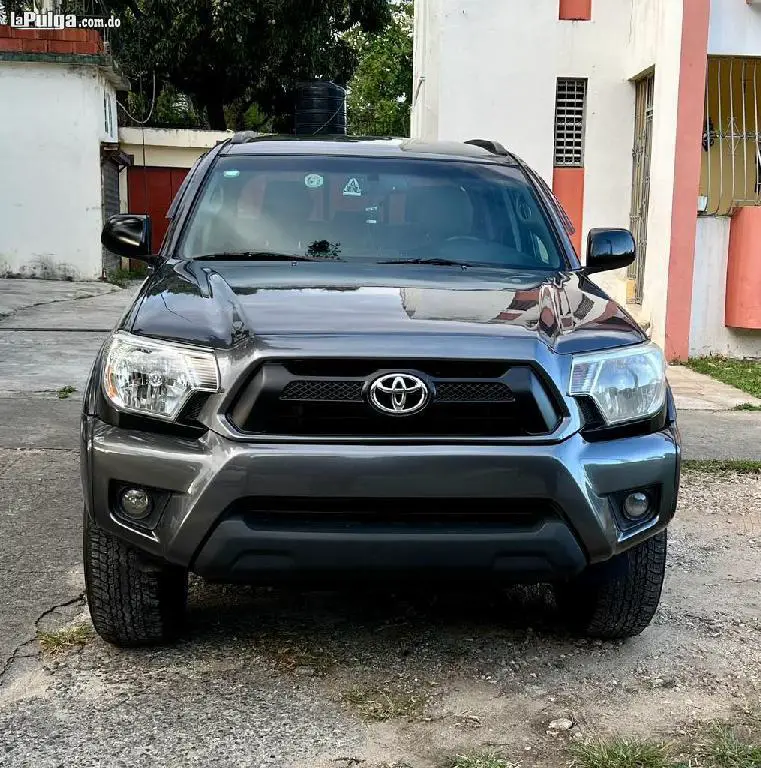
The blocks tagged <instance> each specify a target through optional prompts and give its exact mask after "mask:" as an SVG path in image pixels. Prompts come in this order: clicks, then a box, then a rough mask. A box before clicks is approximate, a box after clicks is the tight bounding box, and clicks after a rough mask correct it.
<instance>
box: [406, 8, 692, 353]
mask: <svg viewBox="0 0 761 768" xmlns="http://www.w3.org/2000/svg"><path fill="white" fill-rule="evenodd" d="M416 6H417V9H416V10H417V16H418V18H419V19H422V20H423V23H424V25H425V28H424V29H423V28H422V27H421V25H419V28H418V29H416V33H417V36H416V43H417V47H416V55H415V67H416V71H415V82H416V83H418V84H419V83H420V81H421V78H423V83H422V86H421V91H420V96H419V98H418V101H417V102H416V105H415V109H414V110H413V124H412V130H413V136H418V137H425V138H434V139H435V138H438V139H454V140H465V139H469V138H474V137H481V138H491V139H496V140H498V141H500V142H502V143H503V144H504V145H505V146H507V147H508V148H510V149H512V150H513V151H515V152H516V153H517V154H519V155H520V156H521V157H523V159H524V160H526V161H527V162H528V163H529V164H530V165H531V166H533V167H534V168H535V169H536V170H537V171H538V172H539V173H540V174H541V175H542V176H543V177H544V178H545V180H546V181H547V182H548V183H550V184H551V182H552V174H553V147H554V113H555V89H556V82H557V78H558V77H586V78H588V95H587V123H586V145H585V200H584V224H583V232H582V242H585V241H586V235H587V232H588V231H589V229H590V228H592V227H629V226H630V210H631V187H632V147H633V142H634V111H635V87H634V83H633V79H634V78H636V77H637V76H639V75H642V74H644V73H647V72H648V71H649V70H652V69H653V68H655V71H656V89H655V119H654V127H653V130H654V147H653V157H652V166H651V207H650V221H649V228H648V254H647V268H646V273H645V299H644V304H643V307H642V308H639V307H631V309H632V310H633V311H634V313H635V316H637V317H638V319H640V320H641V321H643V322H651V323H652V325H653V332H654V334H655V338H656V339H657V340H659V341H661V342H663V336H664V324H665V290H666V280H665V273H666V270H667V265H668V255H669V250H670V232H671V207H672V206H671V191H672V189H673V180H674V147H675V142H676V114H677V113H676V110H677V103H678V100H677V95H678V83H679V67H680V53H681V21H682V17H681V6H682V3H676V2H671V0H605V2H595V3H594V5H593V12H592V20H591V21H585V22H569V21H560V20H559V19H558V2H557V0H510V2H503V3H492V2H490V3H485V2H483V1H482V0H418V2H417V3H416ZM432 51H433V52H434V53H433V54H432V53H431V52H432ZM583 256H584V255H583V254H582V258H583ZM596 280H598V282H599V283H600V284H601V285H602V286H603V287H604V288H605V289H606V290H607V291H609V292H610V293H611V295H613V297H614V298H615V299H617V300H618V301H621V302H624V301H625V300H626V273H625V271H624V270H619V271H617V272H615V273H608V274H603V275H598V276H596Z"/></svg>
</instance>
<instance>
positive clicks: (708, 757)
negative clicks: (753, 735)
mask: <svg viewBox="0 0 761 768" xmlns="http://www.w3.org/2000/svg"><path fill="white" fill-rule="evenodd" d="M739 730H741V729H736V728H733V727H732V726H729V725H715V726H713V727H712V728H711V729H710V731H709V738H708V740H707V741H706V743H704V744H700V745H699V746H698V756H699V757H700V758H701V760H702V763H701V764H702V765H707V766H711V768H759V766H761V746H758V745H754V744H751V743H749V742H748V741H747V740H745V739H743V738H741V736H740V734H739V733H738V731H739Z"/></svg>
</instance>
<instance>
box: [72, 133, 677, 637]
mask: <svg viewBox="0 0 761 768" xmlns="http://www.w3.org/2000/svg"><path fill="white" fill-rule="evenodd" d="M168 218H169V219H170V223H169V229H168V231H167V234H166V237H165V238H164V241H163V243H162V244H161V246H160V248H158V249H157V250H158V253H157V254H156V252H155V251H154V249H153V248H152V246H151V223H150V220H149V219H148V217H146V216H142V215H130V214H123V215H119V216H115V217H113V218H112V219H110V220H109V221H108V223H107V224H106V226H105V228H104V231H103V236H102V241H103V244H104V245H105V246H106V247H107V248H109V249H110V250H111V251H112V252H114V253H116V254H118V255H120V256H123V257H129V258H132V259H142V260H143V261H146V262H149V263H150V264H151V267H152V269H151V274H150V275H149V277H148V279H147V280H146V281H145V283H144V284H143V286H142V289H141V290H140V293H139V295H138V297H137V299H136V301H135V302H134V304H133V306H132V307H131V308H130V309H129V310H128V311H127V312H126V314H125V315H124V317H123V319H122V321H121V322H120V324H119V326H118V328H117V329H116V330H115V331H114V332H113V334H112V335H111V336H110V337H109V339H108V340H107V341H106V343H105V344H104V346H103V348H102V350H101V351H100V353H99V355H98V358H97V360H96V362H95V365H94V368H93V371H92V375H91V378H90V382H89V385H88V388H87V392H86V396H85V399H84V412H83V417H82V453H81V458H82V462H81V466H82V481H83V487H84V498H85V513H84V564H85V573H86V579H87V595H88V600H89V605H90V611H91V614H92V619H93V622H94V624H95V628H96V629H97V631H98V632H99V633H100V634H101V636H102V637H104V638H105V639H106V640H108V641H110V642H112V643H116V644H118V645H126V646H129V645H139V644H149V643H158V642H167V641H170V640H172V639H173V638H175V637H177V635H178V634H179V632H180V631H181V629H182V621H183V615H184V612H185V605H186V600H187V583H188V574H189V572H193V573H196V574H198V575H200V576H201V577H203V578H206V579H209V580H214V581H221V582H242V583H250V584H260V585H273V584H282V583H285V582H289V583H294V584H301V585H304V586H306V587H308V588H315V587H317V586H319V587H323V586H325V587H331V588H333V587H340V586H341V585H345V584H352V585H353V584H355V583H358V582H360V581H361V580H367V581H368V582H371V581H372V580H373V579H381V580H382V581H383V583H389V582H390V581H392V580H394V579H396V578H398V579H405V580H410V579H414V580H415V581H416V582H424V581H429V582H430V583H431V584H434V585H441V586H444V585H456V586H458V587H462V586H463V585H469V584H474V585H476V584H478V583H479V582H480V583H484V582H488V583H490V584H497V585H500V584H507V583H510V582H530V583H549V584H552V585H553V586H554V588H555V590H556V594H557V597H558V604H559V606H560V610H561V611H562V612H563V613H564V614H565V616H566V617H567V619H568V621H569V622H570V624H571V626H572V627H573V628H574V629H575V630H577V631H579V632H582V633H586V634H588V635H590V636H595V637H602V638H622V637H628V636H632V635H635V634H637V633H639V632H641V631H642V630H643V629H644V628H645V627H646V626H647V625H648V623H649V622H650V620H651V619H652V617H653V615H654V613H655V611H656V609H657V605H658V601H659V599H660V594H661V586H662V582H663V575H664V564H665V557H666V527H667V525H668V523H669V521H670V520H671V518H672V516H673V514H674V510H675V506H676V499H677V491H678V486H679V471H680V447H679V435H678V431H677V428H676V412H675V409H674V403H673V399H672V397H671V393H670V390H669V387H668V384H667V381H666V377H665V365H664V359H663V355H662V353H661V351H660V350H659V349H658V348H657V347H656V346H655V345H654V344H652V343H650V342H649V341H648V339H647V338H646V336H645V335H644V334H643V333H642V331H641V330H640V328H639V327H638V326H637V324H636V323H635V322H634V321H633V320H632V319H631V317H630V316H629V315H628V314H627V313H626V312H625V311H624V310H623V309H622V308H621V307H620V306H619V305H618V304H616V302H615V301H613V300H612V299H611V298H610V297H609V296H607V295H606V294H605V292H604V291H602V290H601V289H600V288H599V287H598V286H597V285H595V283H594V282H592V280H591V279H590V277H589V276H590V275H591V274H593V273H596V272H601V271H604V270H609V269H618V268H621V267H625V266H626V265H628V264H629V263H631V261H632V260H633V258H634V241H633V239H632V236H631V234H630V233H629V232H628V231H626V230H620V229H611V230H593V231H592V232H590V234H589V239H588V253H587V258H586V264H585V265H584V266H582V264H581V263H580V261H579V259H578V257H577V254H576V253H575V252H574V249H573V247H572V245H571V241H570V239H569V233H570V232H572V227H571V225H570V222H569V221H568V218H567V217H566V215H565V214H564V212H563V210H562V208H561V207H560V205H559V204H558V203H557V201H556V200H555V199H554V197H553V196H552V193H551V192H550V191H549V189H548V188H547V186H546V185H545V184H544V182H543V181H542V180H541V179H540V178H539V177H538V176H537V174H536V173H534V172H533V171H532V170H531V169H530V168H529V167H528V166H526V165H525V163H523V162H522V161H521V160H520V159H519V158H517V157H515V156H514V155H512V154H511V153H509V152H508V151H506V150H505V149H504V148H503V147H501V146H500V145H498V144H496V143H493V142H489V141H473V142H466V143H462V144H457V143H425V142H420V141H413V140H393V141H392V140H381V139H356V138H353V137H345V136H344V137H336V138H312V139H308V140H307V139H298V138H294V137H280V138H277V137H269V138H255V137H253V136H250V135H248V134H236V135H235V136H233V137H232V138H230V139H229V140H227V141H225V142H224V143H222V144H220V145H218V146H217V147H215V148H214V149H213V150H211V151H210V152H208V153H207V154H206V155H205V156H204V157H203V158H201V160H199V162H198V163H197V164H196V166H195V167H194V168H193V169H192V171H191V172H190V174H189V175H188V177H187V179H186V181H185V183H184V185H183V187H182V188H181V190H180V191H179V193H178V195H177V198H176V199H175V201H174V203H173V204H172V208H171V210H170V211H169V217H168Z"/></svg>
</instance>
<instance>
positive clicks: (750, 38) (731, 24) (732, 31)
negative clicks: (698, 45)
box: [708, 0, 761, 56]
mask: <svg viewBox="0 0 761 768" xmlns="http://www.w3.org/2000/svg"><path fill="white" fill-rule="evenodd" d="M708 53H709V54H712V55H715V56H722V55H723V56H761V5H748V4H747V3H744V2H742V0H711V23H710V26H709V31H708Z"/></svg>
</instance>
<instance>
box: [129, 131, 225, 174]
mask: <svg viewBox="0 0 761 768" xmlns="http://www.w3.org/2000/svg"><path fill="white" fill-rule="evenodd" d="M230 136H231V133H229V132H226V131H194V130H189V129H184V128H179V129H175V128H120V129H119V142H120V145H121V149H122V151H124V152H126V153H127V154H130V155H133V156H134V162H135V165H147V166H154V167H157V166H158V167H164V168H190V167H191V166H192V165H193V163H195V161H196V160H197V159H198V158H199V157H200V156H201V155H202V154H203V153H204V152H206V151H207V150H209V149H211V148H212V147H213V146H214V145H215V144H217V142H220V141H224V140H225V139H228V138H230Z"/></svg>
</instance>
